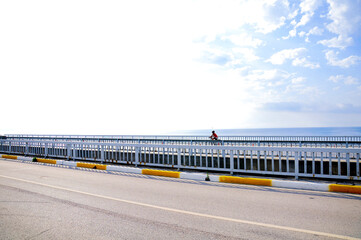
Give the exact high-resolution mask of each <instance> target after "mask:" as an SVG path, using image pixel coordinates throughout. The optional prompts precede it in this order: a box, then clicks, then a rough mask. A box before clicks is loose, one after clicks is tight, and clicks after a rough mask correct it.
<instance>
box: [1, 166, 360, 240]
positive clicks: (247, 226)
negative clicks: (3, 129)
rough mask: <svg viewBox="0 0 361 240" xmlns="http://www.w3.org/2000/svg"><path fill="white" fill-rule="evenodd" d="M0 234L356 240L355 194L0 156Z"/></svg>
mask: <svg viewBox="0 0 361 240" xmlns="http://www.w3.org/2000/svg"><path fill="white" fill-rule="evenodd" d="M0 214H1V218H0V239H207V240H208V239H357V238H360V239H361V196H360V195H353V194H343V193H330V192H316V191H303V190H291V189H280V188H272V187H261V186H247V185H235V184H226V183H212V182H198V181H191V180H184V179H171V178H165V177H155V176H145V175H138V174H128V173H107V172H106V171H102V170H93V169H74V168H69V167H64V166H50V165H46V164H42V163H25V162H21V161H16V160H4V159H1V160H0Z"/></svg>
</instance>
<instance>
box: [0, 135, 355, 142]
mask: <svg viewBox="0 0 361 240" xmlns="http://www.w3.org/2000/svg"><path fill="white" fill-rule="evenodd" d="M5 136H6V137H7V138H10V139H21V138H27V139H35V138H37V139H41V138H42V139H115V140H116V139H136V140H137V139H156V140H177V139H178V140H208V139H209V138H208V136H186V135H37V134H6V135H5ZM221 139H222V140H235V141H308V142H361V136H221Z"/></svg>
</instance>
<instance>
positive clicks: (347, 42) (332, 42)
mask: <svg viewBox="0 0 361 240" xmlns="http://www.w3.org/2000/svg"><path fill="white" fill-rule="evenodd" d="M317 43H319V44H322V45H324V46H326V47H329V48H340V49H345V48H346V47H348V46H351V45H352V43H353V39H352V37H345V36H343V35H338V36H337V37H334V38H331V39H325V40H321V41H318V42H317Z"/></svg>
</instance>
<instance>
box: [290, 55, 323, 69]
mask: <svg viewBox="0 0 361 240" xmlns="http://www.w3.org/2000/svg"><path fill="white" fill-rule="evenodd" d="M292 65H293V66H299V67H306V68H311V69H315V68H319V67H320V65H319V64H318V63H311V62H309V61H308V60H307V59H306V58H305V57H302V58H296V59H294V60H293V61H292Z"/></svg>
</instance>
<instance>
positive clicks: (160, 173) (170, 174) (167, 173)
mask: <svg viewBox="0 0 361 240" xmlns="http://www.w3.org/2000/svg"><path fill="white" fill-rule="evenodd" d="M142 174H144V175H154V176H163V177H172V178H179V177H180V172H175V171H163V170H153V169H143V170H142Z"/></svg>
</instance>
